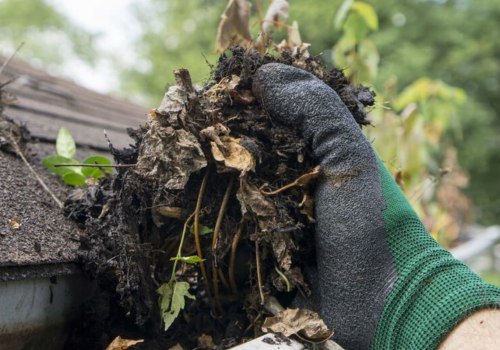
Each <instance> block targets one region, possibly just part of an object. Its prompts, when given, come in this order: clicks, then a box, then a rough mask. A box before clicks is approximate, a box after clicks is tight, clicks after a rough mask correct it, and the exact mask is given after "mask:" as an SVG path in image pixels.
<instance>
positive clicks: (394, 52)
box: [0, 0, 500, 224]
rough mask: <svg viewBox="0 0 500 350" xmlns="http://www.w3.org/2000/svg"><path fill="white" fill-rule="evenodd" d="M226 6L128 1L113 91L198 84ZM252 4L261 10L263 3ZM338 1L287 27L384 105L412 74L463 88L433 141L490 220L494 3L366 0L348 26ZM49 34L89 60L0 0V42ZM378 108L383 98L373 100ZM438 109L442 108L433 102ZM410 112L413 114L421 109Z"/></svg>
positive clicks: (212, 1) (71, 31) (217, 1)
mask: <svg viewBox="0 0 500 350" xmlns="http://www.w3.org/2000/svg"><path fill="white" fill-rule="evenodd" d="M348 2H349V1H348ZM226 3H227V2H226V1H222V0H183V1H176V0H142V1H137V2H136V5H135V13H136V15H137V19H138V21H139V23H140V26H141V35H139V37H138V40H137V42H136V43H135V47H136V53H137V55H138V56H139V61H138V62H137V65H136V66H134V67H128V68H126V69H123V72H122V90H123V91H127V92H128V93H133V94H141V95H143V96H146V97H147V98H148V99H149V101H150V104H151V105H152V106H154V105H156V104H157V103H158V101H159V100H160V99H161V97H162V96H161V95H162V91H164V89H165V86H166V85H167V84H168V83H171V82H172V80H173V79H172V74H171V72H172V71H173V70H174V69H176V68H178V67H186V68H189V70H190V72H191V73H192V76H193V77H194V80H195V81H197V82H200V83H203V82H204V81H206V80H207V79H208V78H209V74H210V67H209V64H208V63H207V62H205V58H206V59H207V61H208V62H209V63H210V64H215V63H216V59H217V57H216V55H215V53H214V38H215V36H216V32H217V23H218V21H219V18H220V14H221V13H222V12H223V9H224V7H225V6H226ZM253 3H254V4H256V3H259V1H257V0H256V1H254V2H253ZM260 3H262V4H264V5H265V4H267V3H268V1H266V0H261V1H260ZM342 3H344V1H343V0H334V1H329V2H319V1H318V2H311V1H309V0H292V1H290V5H291V6H290V17H289V19H290V21H289V22H290V23H291V21H293V20H297V21H298V23H299V25H300V32H301V34H302V39H303V40H304V41H305V42H309V43H311V44H312V46H311V50H310V51H311V53H312V54H315V55H320V56H321V57H322V58H323V59H324V60H325V62H326V63H328V64H336V65H339V66H340V67H341V68H345V69H347V71H348V72H349V71H356V72H358V73H357V74H358V76H355V77H354V78H355V79H356V80H357V81H361V82H371V83H372V84H373V86H374V87H375V89H376V90H377V91H379V92H381V93H382V94H383V95H384V97H385V96H386V97H387V98H388V99H390V98H392V97H394V96H396V95H398V94H399V92H401V91H403V90H404V89H405V88H407V87H408V86H409V85H410V84H411V83H412V82H415V81H416V80H417V79H418V78H420V77H422V76H426V77H428V78H429V80H420V81H418V82H417V83H415V84H417V85H414V86H413V88H414V89H418V90H420V91H426V90H428V89H434V88H436V89H439V86H437V85H436V84H438V85H439V83H437V81H438V80H441V81H443V82H444V83H446V84H448V85H451V86H456V87H460V88H461V89H463V90H464V91H465V92H466V93H467V95H468V99H467V102H466V103H463V104H461V105H460V108H459V109H458V110H455V111H453V112H454V113H453V114H450V115H452V117H451V120H448V121H447V125H454V124H458V123H457V121H459V122H460V124H461V132H460V129H457V128H450V127H447V128H446V130H445V134H444V135H442V136H443V137H442V139H443V141H442V144H441V145H444V144H446V143H450V144H454V145H455V147H457V148H458V150H459V161H460V164H461V165H462V167H464V168H465V169H466V170H467V172H468V173H469V174H470V176H471V182H470V185H469V188H468V189H467V192H468V194H469V196H470V197H471V198H472V200H473V201H474V203H475V205H476V214H477V215H476V217H477V219H478V221H479V222H481V223H483V224H491V223H495V222H496V223H498V219H497V218H498V217H500V186H499V185H498V184H497V174H499V173H500V152H499V150H500V138H499V137H498V135H499V134H500V99H499V98H497V96H498V95H499V94H500V64H498V62H500V42H499V40H498V38H499V37H500V26H499V25H498V23H500V2H499V1H498V0H474V1H473V0H378V1H374V0H366V3H367V4H371V5H372V6H373V8H374V10H375V13H376V14H377V15H378V21H375V20H374V17H373V14H372V13H371V11H370V10H369V9H367V7H366V6H363V5H356V6H357V8H355V11H354V12H355V16H352V18H351V19H349V21H350V22H349V25H348V24H347V23H345V22H343V21H342V18H341V16H342V15H341V14H340V15H339V13H342V11H339V9H340V6H341V5H342ZM351 3H352V1H351ZM358 3H359V2H358ZM82 6H85V5H84V4H82ZM346 6H347V5H346ZM346 28H348V31H349V30H350V32H349V33H346V31H345V29H346ZM56 29H59V30H61V31H62V32H64V33H65V34H58V35H64V36H66V38H69V39H70V40H71V42H72V43H74V46H73V48H72V50H73V52H75V53H76V54H81V57H85V55H88V57H87V59H91V58H92V56H93V55H92V50H88V51H86V50H82V48H84V47H91V45H90V44H89V43H91V38H92V36H91V35H88V34H86V33H83V32H81V31H79V30H78V28H76V27H74V26H73V25H72V24H71V23H68V21H67V20H65V19H64V18H63V17H62V16H61V15H60V13H59V12H57V10H54V9H52V8H50V6H47V5H46V3H45V2H44V1H43V0H23V1H17V0H0V33H1V38H0V43H1V42H4V41H5V40H10V41H14V42H19V41H22V40H26V38H30V39H31V38H33V37H35V38H36V37H37V35H38V34H37V31H41V32H42V33H43V32H45V33H53V32H54V30H56ZM251 29H252V31H253V32H254V33H255V32H256V31H258V29H259V23H258V21H257V20H256V19H254V20H253V21H252V28H251ZM343 29H344V30H343ZM366 34H369V35H366ZM41 35H47V34H41ZM280 35H281V36H285V33H284V32H283V33H277V38H276V39H275V41H276V42H278V41H279V36H280ZM49 37H50V35H49ZM38 38H40V39H36V40H29V45H27V48H29V47H31V46H30V45H35V44H36V45H38V48H37V47H33V51H32V52H33V53H34V54H36V55H37V56H38V57H39V58H40V59H46V58H47V59H52V60H56V59H65V58H66V57H65V56H64V55H61V54H60V53H59V52H58V50H57V49H56V50H54V46H57V43H56V44H55V45H53V44H54V41H57V40H55V39H52V44H51V40H49V41H48V43H46V42H44V41H43V40H41V39H43V38H44V37H43V36H42V37H38ZM359 38H363V39H364V42H363V43H360V42H358V43H357V45H356V47H355V48H356V50H355V53H356V54H357V55H358V57H355V56H352V57H349V56H348V55H347V56H346V55H344V53H345V52H349V51H351V52H353V50H352V49H353V48H354V47H353V42H352V41H353V39H359ZM2 40H3V41H2ZM339 40H341V41H339ZM33 42H36V43H35V44H32V43H33ZM86 45H88V46H86ZM359 45H361V46H359ZM35 49H36V50H40V51H39V52H36V50H35ZM30 50H31V49H30ZM375 50H376V51H375ZM375 53H376V55H375ZM51 56H52V57H51ZM54 56H57V57H54ZM366 57H371V60H372V61H371V62H370V61H367V60H366ZM360 64H364V65H365V67H361V66H359V65H360ZM356 65H358V67H356ZM362 68H363V69H362ZM457 91H458V90H457ZM452 97H453V96H452ZM455 97H457V96H455ZM379 103H382V104H383V103H384V101H381V100H379ZM400 103H402V104H403V102H400ZM420 107H422V106H420ZM433 108H435V107H433ZM440 108H446V107H443V104H441V107H440ZM419 111H420V113H423V110H422V108H420V109H419ZM375 112H376V111H374V113H375ZM398 112H399V111H398ZM424 112H425V113H427V111H424ZM445 112H446V111H445ZM445 112H443V113H445ZM425 113H424V114H425ZM433 113H434V112H433ZM435 113H440V110H439V109H438V110H437V112H436V111H435ZM435 113H434V114H435ZM374 117H375V116H374Z"/></svg>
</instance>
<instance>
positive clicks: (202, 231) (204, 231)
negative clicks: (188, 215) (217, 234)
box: [189, 225, 214, 236]
mask: <svg viewBox="0 0 500 350" xmlns="http://www.w3.org/2000/svg"><path fill="white" fill-rule="evenodd" d="M198 227H199V232H198V233H199V234H200V236H204V235H208V234H210V233H212V232H214V229H213V228H210V227H208V226H203V225H198ZM189 232H191V233H192V234H194V225H192V226H191V227H190V228H189Z"/></svg>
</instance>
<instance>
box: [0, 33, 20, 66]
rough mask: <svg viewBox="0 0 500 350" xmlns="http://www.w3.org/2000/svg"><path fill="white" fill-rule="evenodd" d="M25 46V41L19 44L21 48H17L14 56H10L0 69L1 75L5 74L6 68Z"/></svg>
mask: <svg viewBox="0 0 500 350" xmlns="http://www.w3.org/2000/svg"><path fill="white" fill-rule="evenodd" d="M23 45H24V41H23V42H22V43H21V44H19V46H18V47H17V49H16V50H15V51H14V53H13V54H12V55H10V56H9V58H7V60H6V61H5V62H4V63H3V64H2V66H1V67H0V74H1V73H2V72H3V70H4V69H5V67H7V65H8V64H9V62H10V61H12V59H13V58H14V56H15V55H17V53H18V52H19V50H21V48H22V47H23Z"/></svg>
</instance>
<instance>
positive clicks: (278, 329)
mask: <svg viewBox="0 0 500 350" xmlns="http://www.w3.org/2000/svg"><path fill="white" fill-rule="evenodd" d="M262 331H263V332H266V333H267V332H274V333H280V334H283V335H284V336H285V337H289V336H291V335H294V334H296V335H298V336H299V337H301V338H302V339H304V340H307V341H310V342H313V343H321V342H324V341H325V340H327V339H329V338H330V337H331V336H332V335H333V331H331V330H329V329H328V327H327V326H326V324H325V322H323V320H322V319H321V318H320V317H319V315H318V314H317V313H316V312H314V311H311V310H307V309H286V310H283V311H281V312H280V313H279V314H278V315H277V316H273V317H267V318H266V319H265V320H264V323H263V324H262Z"/></svg>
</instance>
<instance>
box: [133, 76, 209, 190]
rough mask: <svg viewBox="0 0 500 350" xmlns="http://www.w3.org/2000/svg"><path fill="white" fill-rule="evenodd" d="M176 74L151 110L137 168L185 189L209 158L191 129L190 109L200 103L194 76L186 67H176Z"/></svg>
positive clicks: (171, 185) (152, 176)
mask: <svg viewBox="0 0 500 350" xmlns="http://www.w3.org/2000/svg"><path fill="white" fill-rule="evenodd" d="M174 76H175V80H176V82H177V84H176V85H174V86H171V87H170V88H169V89H168V91H167V93H166V94H165V96H164V98H163V100H162V101H161V104H160V107H158V109H156V110H155V111H154V112H153V113H150V119H149V121H148V123H149V126H150V127H149V129H148V131H147V132H146V133H145V134H144V136H143V140H142V142H141V146H140V148H139V155H138V158H137V165H136V167H135V172H136V173H137V174H139V175H140V176H142V177H144V178H152V179H155V180H157V181H159V182H162V183H164V184H165V187H166V188H167V189H169V190H182V189H184V186H185V185H186V183H187V181H188V180H189V176H190V175H191V174H192V173H193V172H196V171H199V170H201V169H202V168H204V167H205V166H206V165H207V160H206V158H205V155H204V153H203V151H202V149H201V145H200V143H199V142H198V139H197V138H196V137H195V136H194V135H193V134H192V133H191V132H189V131H187V129H189V126H190V125H191V124H192V121H191V120H190V118H191V117H192V116H191V115H190V113H192V112H193V111H194V110H196V109H197V108H198V107H199V101H198V100H197V97H196V93H195V92H194V89H193V86H192V83H191V77H190V76H189V72H188V71H187V70H185V69H178V70H176V71H175V73H174Z"/></svg>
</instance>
